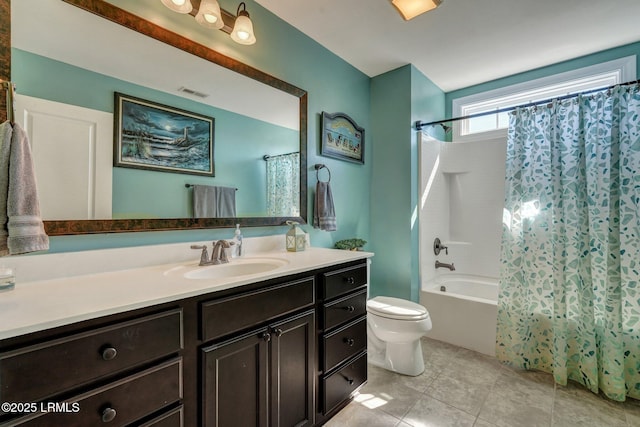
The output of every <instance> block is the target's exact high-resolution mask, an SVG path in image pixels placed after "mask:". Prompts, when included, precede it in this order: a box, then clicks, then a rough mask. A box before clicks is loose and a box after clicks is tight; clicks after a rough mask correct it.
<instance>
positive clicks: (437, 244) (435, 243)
mask: <svg viewBox="0 0 640 427" xmlns="http://www.w3.org/2000/svg"><path fill="white" fill-rule="evenodd" d="M443 249H444V253H445V254H446V255H449V248H448V247H446V246H445V245H443V244H442V242H441V241H440V239H439V238H438V237H436V238H435V240H434V241H433V253H434V254H436V255H440V251H441V250H443Z"/></svg>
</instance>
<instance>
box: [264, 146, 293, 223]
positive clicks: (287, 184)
mask: <svg viewBox="0 0 640 427" xmlns="http://www.w3.org/2000/svg"><path fill="white" fill-rule="evenodd" d="M299 203H300V154H299V153H292V154H283V155H280V156H272V157H269V158H268V159H267V216H299V215H300V209H299Z"/></svg>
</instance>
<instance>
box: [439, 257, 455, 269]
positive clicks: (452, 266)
mask: <svg viewBox="0 0 640 427" xmlns="http://www.w3.org/2000/svg"><path fill="white" fill-rule="evenodd" d="M440 267H442V268H448V269H449V270H451V271H454V270H455V269H456V267H455V266H454V265H453V263H451V264H447V263H444V262H440V261H438V260H436V268H440Z"/></svg>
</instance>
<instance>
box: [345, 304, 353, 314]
mask: <svg viewBox="0 0 640 427" xmlns="http://www.w3.org/2000/svg"><path fill="white" fill-rule="evenodd" d="M344 309H345V310H347V311H348V312H349V313H353V312H354V311H356V308H355V307H354V306H352V305H349V306H347V307H344Z"/></svg>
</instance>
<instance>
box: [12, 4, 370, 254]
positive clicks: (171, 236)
mask: <svg viewBox="0 0 640 427" xmlns="http://www.w3.org/2000/svg"><path fill="white" fill-rule="evenodd" d="M220 3H221V5H222V7H223V8H225V9H227V10H235V7H236V6H237V4H236V3H237V2H235V3H234V2H232V1H221V2H220ZM247 10H248V11H249V12H250V13H251V18H252V20H253V21H254V26H255V29H256V37H257V38H258V41H257V43H256V44H255V45H253V46H240V45H238V44H236V43H234V42H233V41H231V40H230V39H229V37H228V35H226V34H224V33H222V32H216V33H215V35H214V37H213V40H212V43H211V47H212V48H214V49H216V50H218V51H220V52H223V53H224V54H225V55H228V56H230V57H233V58H235V59H238V60H240V61H242V62H245V63H246V64H248V65H251V66H253V67H255V68H258V69H260V70H262V71H264V72H266V73H268V74H271V75H273V76H275V77H278V78H280V79H282V80H285V81H288V82H290V83H292V84H294V85H296V86H298V87H301V88H303V89H305V90H306V91H307V92H308V114H309V123H308V135H307V137H308V147H307V148H308V171H307V172H308V175H309V180H308V193H309V203H308V212H309V220H310V219H311V215H312V213H313V204H312V201H313V194H314V189H315V184H316V180H315V171H314V169H313V165H314V164H315V163H324V164H326V165H327V166H328V167H329V169H330V170H331V176H332V180H331V183H332V190H333V197H334V202H335V205H336V216H337V220H338V230H337V231H335V232H324V231H319V230H315V229H313V228H312V227H311V226H310V225H305V226H303V228H304V229H305V231H307V232H309V233H310V234H311V241H312V243H313V245H315V246H327V247H330V246H333V243H334V242H335V241H337V240H340V239H343V238H349V237H356V236H357V237H360V238H363V239H365V240H368V241H370V240H371V238H370V235H369V232H370V215H369V205H370V195H369V189H370V185H369V183H370V179H371V169H372V167H371V159H372V150H371V149H368V148H369V147H368V145H369V144H372V141H371V140H372V137H371V136H370V131H369V129H370V117H369V111H370V93H369V80H370V79H369V77H368V76H366V75H365V74H363V73H362V72H360V71H358V70H357V69H355V68H354V67H353V66H351V65H349V64H347V63H346V62H345V61H343V60H342V59H340V58H339V57H337V56H336V55H334V54H332V53H331V52H329V51H328V50H327V49H325V48H324V47H322V46H321V45H319V44H318V43H316V42H314V41H313V40H311V39H310V38H309V37H307V36H306V35H304V34H302V33H301V32H299V31H298V30H296V29H295V28H293V27H292V26H290V25H289V24H287V23H285V22H284V21H282V20H280V19H279V18H278V17H276V16H275V15H273V14H271V13H270V12H268V11H266V10H265V9H264V8H262V7H261V6H260V5H258V4H257V3H255V2H253V1H248V2H247ZM12 67H13V70H12V79H13V80H14V81H15V82H16V85H17V87H18V88H19V92H20V93H22V94H25V95H32V96H41V97H43V98H46V99H53V100H57V101H60V102H70V103H78V101H77V100H80V105H86V106H92V108H97V109H100V110H104V111H109V110H110V109H111V108H112V105H111V104H112V102H113V101H112V99H111V98H109V99H108V100H106V99H105V100H98V99H96V97H95V87H93V86H92V85H91V81H87V80H86V79H87V78H88V77H87V76H73V77H70V79H71V80H70V81H73V85H72V87H71V88H68V87H67V88H58V89H61V90H60V92H65V93H68V96H73V97H74V99H75V101H74V102H71V101H70V100H69V99H62V98H63V97H62V98H57V99H56V98H55V97H53V96H49V95H48V93H49V91H55V90H56V88H54V87H53V86H55V85H51V84H48V83H49V82H51V81H54V78H55V77H56V76H55V75H54V74H52V73H51V72H50V75H49V76H48V77H47V79H46V81H43V82H42V84H40V85H39V86H40V87H39V89H35V88H34V89H31V88H30V86H32V84H31V83H29V84H26V83H25V84H21V83H20V79H21V78H22V77H21V75H22V73H26V72H27V71H26V70H25V69H20V66H19V64H16V62H15V61H13V64H12ZM47 71H48V72H49V70H47ZM52 71H53V70H52ZM67 71H68V70H67ZM64 72H66V71H64ZM25 78H26V77H25ZM34 87H35V86H34ZM87 88H90V89H87ZM62 89H69V90H70V92H67V91H65V90H62ZM132 89H135V88H131V87H129V88H127V87H126V86H123V88H122V90H121V91H122V92H124V93H127V94H135V93H131V90H132ZM36 91H37V92H38V93H35V92H36ZM40 91H41V92H40ZM74 92H75V93H74ZM141 97H144V96H141ZM158 101H160V102H162V103H169V102H166V99H164V100H163V99H159V100H158ZM181 108H185V109H190V108H189V106H188V105H184V106H181ZM322 111H327V112H344V113H346V114H348V115H349V116H351V117H352V118H353V119H354V120H355V121H356V122H357V123H358V125H360V126H362V127H364V128H365V130H366V133H365V164H364V165H360V164H355V163H349V162H344V161H340V160H335V159H330V158H326V157H322V156H320V154H319V143H320V134H319V132H320V115H321V113H322ZM222 122H223V120H222V118H217V121H216V126H223V123H222ZM286 230H287V227H286V226H282V227H256V228H247V229H245V230H243V231H244V235H245V236H247V237H251V236H262V235H271V234H283V235H284V233H285V232H286ZM232 236H233V230H232V229H228V230H220V229H214V230H195V231H176V232H145V233H117V234H102V235H91V236H62V237H53V238H52V239H51V249H50V252H67V251H77V250H88V249H98V248H111V247H124V246H136V245H147V244H159V243H174V242H188V241H193V240H208V239H218V238H231V237H232ZM366 249H369V248H367V247H366Z"/></svg>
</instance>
